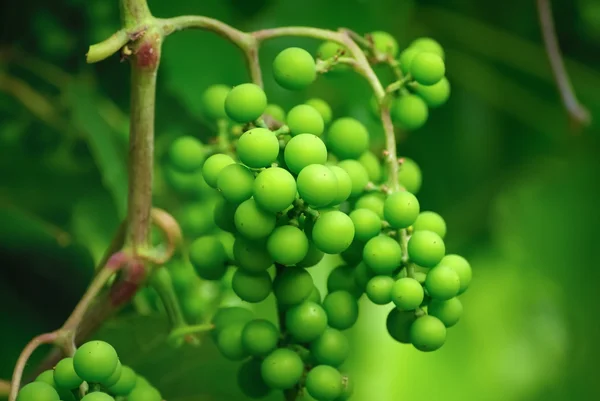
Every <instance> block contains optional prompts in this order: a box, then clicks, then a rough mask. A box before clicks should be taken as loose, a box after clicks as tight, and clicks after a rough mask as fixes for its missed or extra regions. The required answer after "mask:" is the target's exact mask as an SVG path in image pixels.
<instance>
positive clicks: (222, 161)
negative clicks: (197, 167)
mask: <svg viewBox="0 0 600 401" xmlns="http://www.w3.org/2000/svg"><path fill="white" fill-rule="evenodd" d="M234 163H235V161H234V160H233V159H232V158H231V156H229V155H226V154H222V153H217V154H214V155H212V156H210V157H209V158H208V159H206V161H205V162H204V165H203V166H202V175H203V176H204V180H205V181H206V183H207V184H208V185H210V186H211V187H212V188H217V179H218V178H219V173H220V172H221V171H222V170H223V169H224V168H225V167H226V166H229V165H230V164H234Z"/></svg>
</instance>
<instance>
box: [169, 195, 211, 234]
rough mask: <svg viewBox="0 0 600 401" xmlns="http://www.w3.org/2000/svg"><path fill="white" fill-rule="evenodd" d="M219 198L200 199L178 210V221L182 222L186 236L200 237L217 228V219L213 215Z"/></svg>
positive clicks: (182, 228)
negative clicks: (212, 211)
mask: <svg viewBox="0 0 600 401" xmlns="http://www.w3.org/2000/svg"><path fill="white" fill-rule="evenodd" d="M218 201H219V200H218V199H214V200H212V199H211V200H209V201H198V202H190V203H186V204H184V205H183V206H182V207H181V209H180V210H178V211H177V213H176V215H175V216H176V217H177V221H179V222H180V223H181V230H182V231H183V235H184V237H186V238H194V237H200V236H202V235H207V234H210V233H211V232H213V231H214V229H215V221H214V218H212V216H211V210H214V206H213V205H214V204H216V203H217V202H218Z"/></svg>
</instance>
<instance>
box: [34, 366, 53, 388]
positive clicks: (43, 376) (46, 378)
mask: <svg viewBox="0 0 600 401" xmlns="http://www.w3.org/2000/svg"><path fill="white" fill-rule="evenodd" d="M35 381H36V382H43V383H46V384H49V385H51V386H52V387H54V388H55V389H58V386H57V385H56V381H55V380H54V370H53V369H48V370H45V371H43V372H42V373H40V374H39V375H38V377H36V378H35Z"/></svg>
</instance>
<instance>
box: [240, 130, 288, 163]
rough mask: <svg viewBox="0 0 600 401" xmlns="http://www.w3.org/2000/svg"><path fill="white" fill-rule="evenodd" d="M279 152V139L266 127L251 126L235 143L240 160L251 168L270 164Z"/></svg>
mask: <svg viewBox="0 0 600 401" xmlns="http://www.w3.org/2000/svg"><path fill="white" fill-rule="evenodd" d="M278 154H279V140H278V139H277V137H276V136H275V135H274V134H273V133H272V132H271V131H269V130H268V129H266V128H252V129H251V130H249V131H246V132H244V133H243V134H242V136H241V137H240V139H239V140H238V143H237V155H238V157H239V158H240V161H241V162H242V163H244V164H245V165H246V166H248V167H251V168H261V167H268V166H270V165H271V164H272V163H273V162H274V161H275V160H276V159H277V155H278Z"/></svg>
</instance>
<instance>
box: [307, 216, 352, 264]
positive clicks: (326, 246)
mask: <svg viewBox="0 0 600 401" xmlns="http://www.w3.org/2000/svg"><path fill="white" fill-rule="evenodd" d="M353 239H354V224H353V223H352V219H351V218H350V217H349V216H348V215H347V214H345V213H343V212H340V211H332V212H328V213H322V214H321V215H320V216H319V218H318V219H317V221H316V223H315V226H314V228H313V230H312V240H313V242H314V243H315V245H316V246H317V248H319V249H320V250H321V251H323V252H325V253H328V254H336V253H340V252H343V251H345V250H346V249H347V248H348V247H349V246H350V244H351V243H352V240H353Z"/></svg>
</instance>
